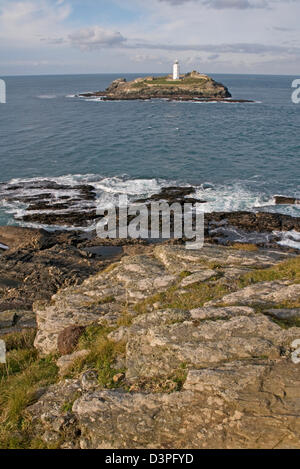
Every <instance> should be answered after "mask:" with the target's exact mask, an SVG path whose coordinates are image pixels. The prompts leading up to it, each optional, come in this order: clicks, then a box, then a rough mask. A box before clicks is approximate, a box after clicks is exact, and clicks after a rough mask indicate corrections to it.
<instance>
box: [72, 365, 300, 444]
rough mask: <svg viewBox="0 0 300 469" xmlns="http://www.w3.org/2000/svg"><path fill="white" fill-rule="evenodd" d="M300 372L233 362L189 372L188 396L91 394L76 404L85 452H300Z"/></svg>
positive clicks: (75, 411)
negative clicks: (169, 449)
mask: <svg viewBox="0 0 300 469" xmlns="http://www.w3.org/2000/svg"><path fill="white" fill-rule="evenodd" d="M296 368H297V367H296V365H293V364H292V363H285V362H284V361H281V362H278V363H276V364H273V365H266V364H247V363H245V362H233V363H230V364H226V365H221V366H220V367H217V368H209V369H206V370H194V371H191V372H189V374H188V378H187V380H186V384H185V385H184V390H183V391H182V392H173V393H171V394H165V393H162V394H151V393H150V394H143V393H124V392H120V391H100V390H99V391H96V392H90V393H88V394H85V395H83V396H82V397H80V398H79V399H77V400H76V402H75V403H74V405H73V412H74V414H75V415H76V417H77V419H78V422H79V426H80V429H81V437H80V445H81V448H97V449H112V448H116V447H117V448H119V449H134V448H143V449H147V448H156V449H166V448H177V449H184V448H191V449H201V448H202V449H203V448H206V449H209V448H210V449H212V448H214V449H230V448H231V449H232V448H235V449H237V448H243V449H246V448H249V449H250V448H251V449H253V448H260V449H262V448H264V449H267V448H274V447H276V448H299V432H300V424H299V419H297V417H296V416H297V409H299V404H298V403H299V398H300V381H299V376H298V375H297V372H296V371H297V370H296ZM295 373H296V374H295ZM285 390H286V391H287V394H285ZM107 416H109V418H107Z"/></svg>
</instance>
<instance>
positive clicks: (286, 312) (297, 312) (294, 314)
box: [264, 308, 300, 320]
mask: <svg viewBox="0 0 300 469" xmlns="http://www.w3.org/2000/svg"><path fill="white" fill-rule="evenodd" d="M264 314H268V315H270V316H272V317H274V318H276V319H283V320H285V319H287V320H289V319H300V308H293V309H267V310H265V311H264Z"/></svg>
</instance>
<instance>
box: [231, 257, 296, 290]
mask: <svg viewBox="0 0 300 469" xmlns="http://www.w3.org/2000/svg"><path fill="white" fill-rule="evenodd" d="M274 280H291V281H292V282H293V283H300V256H297V257H294V258H292V259H288V260H286V261H284V262H280V263H279V264H276V265H275V266H273V267H270V268H268V269H257V270H254V271H253V272H248V273H247V274H245V275H243V276H242V277H241V278H240V280H239V282H238V287H239V288H243V287H246V286H248V285H252V284H254V283H258V282H271V281H274Z"/></svg>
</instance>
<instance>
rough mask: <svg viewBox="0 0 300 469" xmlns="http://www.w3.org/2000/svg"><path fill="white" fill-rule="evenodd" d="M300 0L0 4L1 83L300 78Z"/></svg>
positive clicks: (21, 0)
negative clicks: (174, 65)
mask: <svg viewBox="0 0 300 469" xmlns="http://www.w3.org/2000/svg"><path fill="white" fill-rule="evenodd" d="M299 18H300V1H299V0H0V76H5V75H22V74H34V75H38V74H47V73H51V74H56V73H57V74H61V73H110V72H111V73H119V72H123V73H125V72H134V73H135V72H141V73H142V72H143V73H155V72H167V71H169V68H170V62H173V60H174V59H176V58H178V59H179V60H180V62H181V64H182V71H190V70H192V69H197V70H199V71H203V72H207V73H209V72H211V73H218V72H219V73H270V74H291V75H298V74H299V73H300V67H299V65H300V35H299V32H300V24H299Z"/></svg>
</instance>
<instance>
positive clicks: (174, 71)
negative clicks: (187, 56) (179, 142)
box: [173, 60, 180, 80]
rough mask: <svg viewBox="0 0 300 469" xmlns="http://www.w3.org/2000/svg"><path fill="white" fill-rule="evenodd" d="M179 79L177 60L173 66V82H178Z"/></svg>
mask: <svg viewBox="0 0 300 469" xmlns="http://www.w3.org/2000/svg"><path fill="white" fill-rule="evenodd" d="M179 78H180V66H179V62H178V60H176V61H175V63H174V65H173V80H179Z"/></svg>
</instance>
